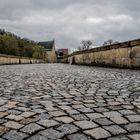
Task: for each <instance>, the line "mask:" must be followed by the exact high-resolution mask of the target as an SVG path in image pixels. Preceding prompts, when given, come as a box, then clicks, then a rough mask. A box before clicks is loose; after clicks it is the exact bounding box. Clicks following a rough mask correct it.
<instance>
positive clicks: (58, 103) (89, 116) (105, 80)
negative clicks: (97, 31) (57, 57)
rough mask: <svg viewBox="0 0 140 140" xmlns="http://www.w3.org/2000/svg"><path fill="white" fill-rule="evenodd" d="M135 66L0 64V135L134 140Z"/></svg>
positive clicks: (138, 74) (18, 139) (138, 117)
mask: <svg viewBox="0 0 140 140" xmlns="http://www.w3.org/2000/svg"><path fill="white" fill-rule="evenodd" d="M139 85H140V71H139V70H122V69H111V68H99V67H88V66H73V65H65V64H35V65H5V66H0V137H1V139H6V140H22V139H24V140H26V139H29V140H41V139H42V140H45V139H46V140H48V139H53V140H59V139H61V140H66V139H69V140H90V139H108V140H129V139H132V140H139V137H140V135H139V133H140V88H139Z"/></svg>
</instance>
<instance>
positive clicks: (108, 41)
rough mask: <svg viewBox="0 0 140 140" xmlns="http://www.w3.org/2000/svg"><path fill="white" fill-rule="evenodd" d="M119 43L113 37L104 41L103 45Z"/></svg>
mask: <svg viewBox="0 0 140 140" xmlns="http://www.w3.org/2000/svg"><path fill="white" fill-rule="evenodd" d="M117 43H119V42H118V41H113V40H112V39H109V40H107V41H105V42H104V43H103V46H105V45H112V44H117Z"/></svg>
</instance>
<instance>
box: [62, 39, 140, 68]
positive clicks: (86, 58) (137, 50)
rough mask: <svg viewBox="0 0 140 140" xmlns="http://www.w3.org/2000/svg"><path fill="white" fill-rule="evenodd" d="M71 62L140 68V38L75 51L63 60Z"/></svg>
mask: <svg viewBox="0 0 140 140" xmlns="http://www.w3.org/2000/svg"><path fill="white" fill-rule="evenodd" d="M63 62H68V63H70V64H81V65H96V66H111V67H120V68H140V39H138V40H132V41H127V42H123V43H118V44H112V45H108V46H101V47H98V48H93V49H89V50H84V51H78V52H74V53H73V54H71V55H69V56H68V57H67V58H65V59H64V60H63Z"/></svg>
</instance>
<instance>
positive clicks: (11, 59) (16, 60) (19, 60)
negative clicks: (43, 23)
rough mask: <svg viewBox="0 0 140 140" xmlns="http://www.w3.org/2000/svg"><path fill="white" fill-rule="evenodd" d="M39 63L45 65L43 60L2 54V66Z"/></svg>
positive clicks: (0, 61) (0, 62)
mask: <svg viewBox="0 0 140 140" xmlns="http://www.w3.org/2000/svg"><path fill="white" fill-rule="evenodd" d="M37 63H43V60H39V59H31V58H23V57H17V56H10V55H3V54H0V65H4V64H7V65H8V64H37Z"/></svg>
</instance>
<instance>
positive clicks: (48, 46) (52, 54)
mask: <svg viewBox="0 0 140 140" xmlns="http://www.w3.org/2000/svg"><path fill="white" fill-rule="evenodd" d="M38 45H40V46H43V47H44V49H45V52H46V54H44V59H45V61H46V62H48V63H56V62H57V55H56V50H55V42H54V40H53V41H46V42H39V43H38Z"/></svg>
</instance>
